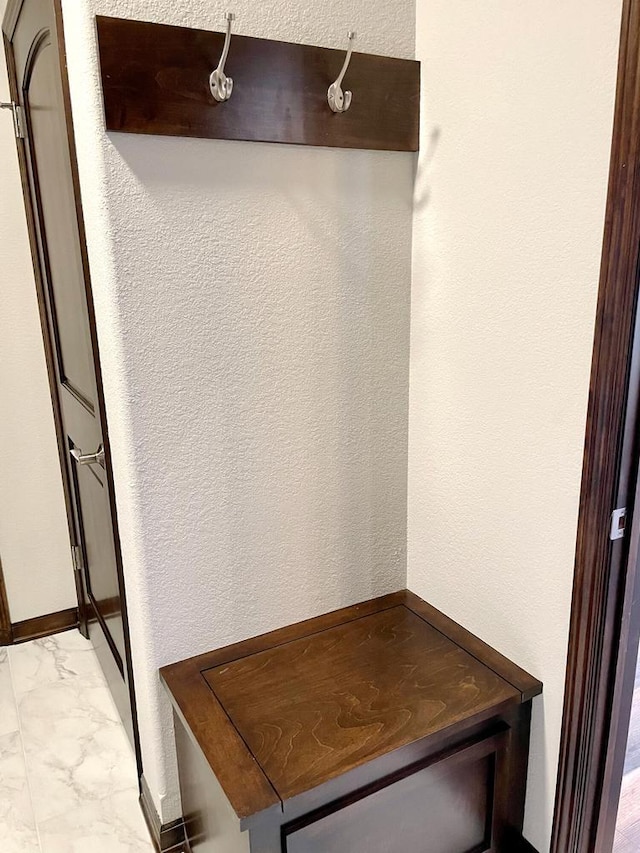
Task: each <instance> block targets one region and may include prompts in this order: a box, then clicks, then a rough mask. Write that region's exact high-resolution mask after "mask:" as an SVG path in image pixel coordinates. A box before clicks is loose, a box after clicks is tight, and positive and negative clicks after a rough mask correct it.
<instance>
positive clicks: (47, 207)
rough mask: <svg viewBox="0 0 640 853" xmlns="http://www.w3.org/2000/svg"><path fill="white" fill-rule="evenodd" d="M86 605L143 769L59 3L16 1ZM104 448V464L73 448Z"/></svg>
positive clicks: (33, 229) (16, 66) (47, 303)
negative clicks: (83, 458)
mask: <svg viewBox="0 0 640 853" xmlns="http://www.w3.org/2000/svg"><path fill="white" fill-rule="evenodd" d="M3 29H4V31H5V45H6V48H7V57H8V66H9V77H10V84H11V92H12V98H13V99H14V101H16V102H17V103H18V104H20V106H21V107H22V109H23V111H24V119H25V121H24V124H25V130H26V133H25V137H26V138H25V139H24V140H23V141H22V140H20V141H19V143H18V153H19V160H20V167H21V172H22V179H23V190H24V195H25V205H26V208H27V219H28V224H29V232H30V238H31V244H32V256H33V261H34V270H35V275H36V284H37V289H38V298H39V304H40V311H41V322H42V327H43V335H44V338H45V350H46V354H47V362H48V368H49V378H50V386H51V390H52V398H53V403H54V410H55V413H56V430H57V433H58V442H59V447H60V453H61V464H62V467H63V479H64V483H65V492H66V498H67V513H68V516H69V526H70V534H71V538H72V542H73V543H74V544H75V546H77V548H78V549H79V551H78V553H79V554H80V555H81V560H80V561H79V562H80V563H81V566H80V571H79V572H78V573H77V575H80V578H79V579H78V578H77V580H79V582H78V589H79V603H80V606H81V608H82V607H83V606H85V607H86V612H87V614H88V617H89V618H88V619H86V623H87V626H88V632H89V634H90V635H91V637H92V639H93V641H94V646H95V647H96V651H97V653H98V657H99V659H100V662H101V664H102V667H103V670H104V671H105V675H106V676H107V681H108V682H109V686H110V688H111V692H112V694H113V697H114V700H115V702H116V705H117V707H118V710H119V712H120V715H121V717H122V719H123V722H124V724H125V728H126V729H127V731H128V733H129V736H130V738H131V740H132V743H133V744H134V747H135V749H136V753H137V755H138V762H139V748H138V742H137V741H138V739H137V734H136V725H135V701H134V695H133V684H132V678H131V661H130V649H129V642H128V628H127V621H126V606H125V597H124V581H123V575H122V566H121V558H120V549H119V539H118V528H117V516H116V512H115V502H114V492H113V476H112V471H111V465H110V458H109V444H108V435H107V432H106V417H105V408H104V399H103V395H102V384H101V374H100V362H99V355H98V346H97V336H96V329H95V319H94V315H93V301H92V295H91V284H90V279H89V267H88V261H87V255H86V246H85V235H84V226H83V220H82V210H81V204H80V195H79V182H78V175H77V167H76V162H75V148H74V142H73V130H72V127H71V112H70V102H69V96H68V82H67V79H66V62H65V58H64V44H63V40H62V32H63V30H62V19H61V9H60V3H59V0H11V2H10V3H9V5H8V7H7V10H6V13H5V18H4V22H3ZM100 446H104V449H105V459H104V464H100V463H99V462H95V463H93V464H87V465H80V464H79V463H78V462H77V461H76V460H75V459H74V458H73V457H72V455H71V451H81V452H82V453H83V454H88V453H93V452H95V451H96V450H97V449H98V448H99V447H100Z"/></svg>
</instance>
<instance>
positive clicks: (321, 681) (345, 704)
mask: <svg viewBox="0 0 640 853" xmlns="http://www.w3.org/2000/svg"><path fill="white" fill-rule="evenodd" d="M203 675H204V678H205V679H206V681H207V682H208V684H209V685H210V687H211V689H212V690H213V691H214V693H215V696H216V698H217V699H218V701H219V702H220V704H221V705H222V706H223V707H224V709H225V711H226V713H227V714H228V716H229V718H230V720H231V722H232V723H233V725H234V726H235V727H236V729H237V731H238V732H239V734H240V735H241V737H242V739H243V740H244V742H245V743H246V744H247V746H248V747H249V749H250V750H251V752H252V754H253V755H254V756H255V758H256V759H257V761H258V764H259V765H260V767H261V768H262V769H263V771H264V772H265V775H266V776H267V777H268V778H269V780H270V782H271V784H272V785H273V787H274V788H275V790H276V791H277V792H278V794H279V796H280V797H281V798H282V799H288V798H290V797H293V796H295V795H297V794H299V793H301V792H303V791H306V790H309V789H310V788H313V787H315V786H316V785H320V784H322V783H324V782H326V781H328V780H329V779H332V778H335V777H336V776H337V775H340V774H342V773H345V772H346V771H348V770H350V769H352V768H354V767H357V766H358V765H359V764H362V763H363V762H366V761H370V760H372V759H373V758H375V757H377V756H379V755H382V754H384V753H386V752H389V751H391V750H393V749H397V748H399V747H401V746H403V745H405V744H408V743H411V742H413V741H415V740H418V739H419V738H424V737H426V736H428V735H430V734H432V733H434V732H437V731H441V730H442V729H445V728H447V727H448V726H451V725H453V724H455V723H457V722H459V721H460V720H462V719H468V720H470V719H472V718H473V717H474V715H477V714H480V713H481V712H483V711H485V710H486V709H487V708H491V707H495V708H500V707H502V708H504V707H505V705H508V704H509V703H511V704H518V703H520V701H521V695H520V693H519V692H518V691H517V690H516V689H515V688H514V687H513V686H512V685H511V684H509V683H507V682H506V681H505V680H503V679H502V678H500V677H499V676H498V675H496V674H495V672H493V671H492V670H491V669H489V668H488V667H486V666H485V665H484V664H482V663H480V661H478V660H476V659H475V658H474V657H472V656H471V655H469V654H468V653H467V652H465V651H464V650H463V649H461V648H460V647H459V646H458V645H456V644H455V643H453V642H452V641H451V640H449V639H448V638H447V637H445V636H444V635H443V634H442V633H441V632H440V631H438V630H436V629H435V628H433V627H432V626H431V625H429V624H428V623H427V622H425V621H424V620H423V619H421V618H420V617H419V616H417V615H416V614H415V613H413V612H411V611H410V610H408V609H407V608H406V607H404V606H397V607H394V608H391V609H387V610H384V611H382V612H379V613H374V614H372V615H369V616H365V617H363V618H361V619H357V620H353V621H350V622H349V623H348V624H345V625H338V626H336V627H333V628H330V629H328V630H325V631H321V632H319V633H316V634H313V635H310V636H306V637H303V638H299V639H297V640H294V641H292V642H289V643H285V644H283V645H280V646H277V647H276V648H272V649H267V650H265V651H262V652H259V653H257V654H254V655H251V656H249V657H245V658H241V659H239V660H236V661H233V662H231V663H225V664H222V665H220V666H218V667H214V668H212V669H209V670H207V671H205V672H203Z"/></svg>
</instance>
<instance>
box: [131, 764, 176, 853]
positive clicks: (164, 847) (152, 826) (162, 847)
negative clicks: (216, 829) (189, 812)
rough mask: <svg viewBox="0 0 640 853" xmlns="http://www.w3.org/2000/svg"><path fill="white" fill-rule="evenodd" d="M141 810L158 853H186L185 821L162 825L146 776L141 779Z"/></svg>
mask: <svg viewBox="0 0 640 853" xmlns="http://www.w3.org/2000/svg"><path fill="white" fill-rule="evenodd" d="M140 808H141V809H142V814H143V815H144V819H145V822H146V824H147V829H148V830H149V835H150V836H151V841H152V843H153V846H154V847H155V849H156V851H157V853H186V851H187V850H188V847H186V845H185V833H184V821H183V819H182V818H178V820H172V821H171V822H170V823H165V824H163V823H161V821H160V816H159V815H158V812H157V811H156V807H155V805H154V803H153V798H152V796H151V792H150V791H149V786H148V785H147V780H146V779H145V778H144V776H141V777H140Z"/></svg>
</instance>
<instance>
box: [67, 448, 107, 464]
mask: <svg viewBox="0 0 640 853" xmlns="http://www.w3.org/2000/svg"><path fill="white" fill-rule="evenodd" d="M69 452H70V453H71V455H72V456H73V458H74V459H75V460H76V462H77V463H78V465H94V464H95V463H97V464H98V465H102V467H103V468H104V447H103V446H102V445H100V447H99V448H98V449H97V450H96V452H95V453H83V452H82V451H81V450H79V449H78V448H77V447H72V448H71V450H70V451H69Z"/></svg>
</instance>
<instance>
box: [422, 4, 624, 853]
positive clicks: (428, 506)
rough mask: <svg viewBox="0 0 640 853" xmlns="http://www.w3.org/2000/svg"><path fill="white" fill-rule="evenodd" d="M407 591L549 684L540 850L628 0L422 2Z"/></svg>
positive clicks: (540, 740) (538, 815)
mask: <svg viewBox="0 0 640 853" xmlns="http://www.w3.org/2000/svg"><path fill="white" fill-rule="evenodd" d="M417 5H418V10H417V58H418V59H421V60H422V62H423V69H422V77H423V103H422V108H423V125H422V150H421V156H420V164H419V170H418V180H417V186H416V198H415V204H416V214H415V224H414V255H413V292H412V321H411V323H412V328H411V379H410V389H411V390H410V427H409V435H410V449H409V522H408V527H409V537H408V577H409V586H410V588H411V589H413V590H414V591H415V592H417V593H419V594H420V595H423V596H424V597H426V598H427V599H428V600H429V601H431V602H432V603H433V604H434V605H436V606H438V607H440V608H442V609H443V610H444V611H446V612H447V613H448V614H449V615H450V616H451V617H453V618H454V619H457V620H458V621H460V622H462V623H463V624H464V625H465V626H466V627H467V628H469V629H470V630H472V631H474V632H476V633H477V634H479V635H480V636H481V637H483V638H484V639H485V640H487V641H488V642H489V643H491V644H492V645H494V646H496V647H497V648H498V649H500V650H501V651H502V652H503V653H505V654H507V655H509V656H511V657H512V658H513V659H514V660H515V661H517V662H518V663H520V664H521V665H523V666H524V667H526V668H528V669H530V670H531V672H533V673H534V674H535V675H537V676H539V677H540V678H542V680H543V681H544V683H545V692H544V699H543V700H537V702H536V705H535V707H534V727H533V742H532V751H531V771H530V782H529V793H528V800H527V816H526V832H527V834H528V836H529V837H530V840H531V841H532V843H534V844H535V845H536V847H537V848H538V849H539V850H540V851H544V850H545V849H548V845H549V832H550V826H551V816H552V805H553V796H554V789H555V778H556V765H557V757H558V744H559V736H560V725H561V713H562V698H563V685H564V675H565V657H566V642H567V629H568V620H569V613H570V596H571V583H572V574H573V559H574V548H575V534H576V520H577V510H578V494H579V488H580V474H581V463H582V452H583V440H584V427H585V413H586V405H587V392H588V384H589V369H590V360H591V347H592V336H593V325H594V318H595V300H596V291H597V284H598V268H599V260H600V251H601V242H602V229H603V221H604V208H605V197H606V188H607V172H608V161H609V150H610V143H611V126H612V116H613V102H614V88H615V80H616V61H617V47H618V33H619V25H620V7H621V3H620V2H619V0H592V2H590V3H586V4H585V3H582V2H579V0H569V2H565V3H558V2H556V0H541V2H538V3H535V4H531V3H528V2H524V0H518V2H513V0H510V2H505V0H491V1H490V2H485V3H468V2H461V0H418V4H417Z"/></svg>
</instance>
